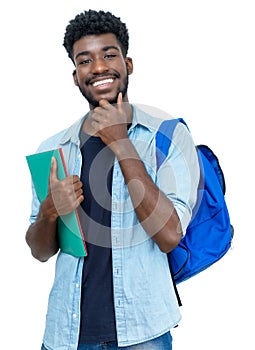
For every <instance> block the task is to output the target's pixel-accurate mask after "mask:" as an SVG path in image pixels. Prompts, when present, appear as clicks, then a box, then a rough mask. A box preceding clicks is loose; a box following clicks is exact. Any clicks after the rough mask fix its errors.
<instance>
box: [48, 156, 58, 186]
mask: <svg viewBox="0 0 255 350" xmlns="http://www.w3.org/2000/svg"><path fill="white" fill-rule="evenodd" d="M57 170H58V163H57V160H56V158H55V157H52V158H51V167H50V178H49V180H50V181H57V180H58V175H57Z"/></svg>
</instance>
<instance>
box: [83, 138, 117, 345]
mask: <svg viewBox="0 0 255 350" xmlns="http://www.w3.org/2000/svg"><path fill="white" fill-rule="evenodd" d="M80 139H81V153H82V161H83V163H82V164H83V165H82V169H81V181H82V183H83V192H84V197H85V199H84V201H83V202H82V203H81V206H80V208H79V215H80V220H81V224H82V228H83V231H84V234H85V239H86V244H87V249H88V256H87V257H86V258H85V260H84V266H83V273H82V294H81V326H80V339H79V343H80V344H86V343H94V342H95V343H96V342H102V341H116V338H117V336H116V323H115V314H114V304H113V281H112V250H111V232H110V226H111V187H112V168H113V162H114V154H113V152H112V151H111V150H110V149H109V148H108V147H106V145H105V144H104V143H103V142H102V140H101V139H100V138H99V137H92V136H89V135H86V134H84V133H83V132H81V133H80Z"/></svg>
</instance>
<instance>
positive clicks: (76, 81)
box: [73, 69, 79, 86]
mask: <svg viewBox="0 0 255 350" xmlns="http://www.w3.org/2000/svg"><path fill="white" fill-rule="evenodd" d="M73 81H74V84H75V85H76V86H78V85H79V84H78V80H77V74H76V69H75V70H74V71H73Z"/></svg>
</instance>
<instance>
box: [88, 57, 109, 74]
mask: <svg viewBox="0 0 255 350" xmlns="http://www.w3.org/2000/svg"><path fill="white" fill-rule="evenodd" d="M107 71H108V66H107V63H106V61H105V60H104V59H102V58H97V59H95V60H94V61H93V63H92V72H93V74H102V73H104V72H107Z"/></svg>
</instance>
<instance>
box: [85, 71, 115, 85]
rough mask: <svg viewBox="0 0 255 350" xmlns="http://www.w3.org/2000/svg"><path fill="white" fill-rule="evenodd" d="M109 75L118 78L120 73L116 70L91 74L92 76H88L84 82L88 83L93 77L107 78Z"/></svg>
mask: <svg viewBox="0 0 255 350" xmlns="http://www.w3.org/2000/svg"><path fill="white" fill-rule="evenodd" d="M109 77H114V78H120V74H119V73H118V72H112V73H110V72H108V73H103V74H93V76H91V77H88V78H87V79H86V80H85V84H86V85H89V84H90V82H91V81H93V80H94V79H95V78H97V79H101V78H102V79H104V78H109Z"/></svg>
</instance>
